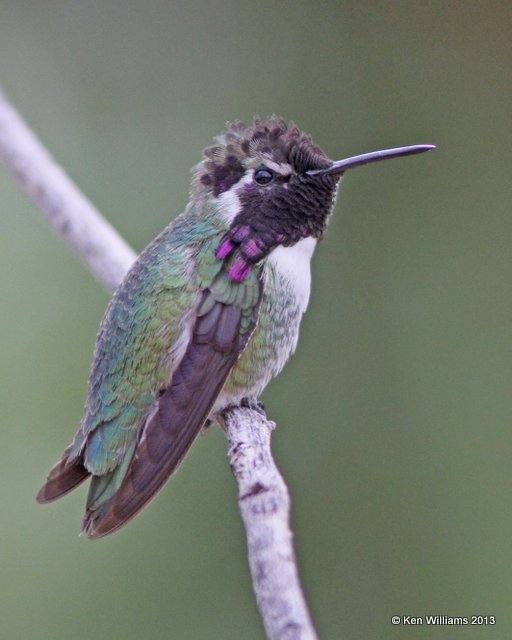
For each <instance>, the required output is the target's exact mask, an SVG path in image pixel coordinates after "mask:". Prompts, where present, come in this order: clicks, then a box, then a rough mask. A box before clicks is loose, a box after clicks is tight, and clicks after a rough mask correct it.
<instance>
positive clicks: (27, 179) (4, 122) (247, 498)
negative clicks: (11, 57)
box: [0, 90, 317, 640]
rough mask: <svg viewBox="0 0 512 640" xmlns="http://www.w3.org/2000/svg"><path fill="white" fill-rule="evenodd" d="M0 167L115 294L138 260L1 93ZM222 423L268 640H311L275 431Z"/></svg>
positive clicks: (239, 420)
mask: <svg viewBox="0 0 512 640" xmlns="http://www.w3.org/2000/svg"><path fill="white" fill-rule="evenodd" d="M0 161H1V162H3V163H4V164H5V166H6V167H7V168H8V169H9V170H10V171H11V172H12V173H13V175H14V177H15V178H16V179H17V180H18V182H19V183H20V184H21V186H22V187H23V189H24V190H25V191H26V193H27V194H28V195H29V197H30V198H31V199H32V200H33V201H34V202H35V203H36V205H37V206H38V208H39V209H40V211H41V212H42V213H43V214H44V215H45V216H46V217H47V218H48V220H49V221H50V223H51V224H52V225H53V227H54V228H55V229H56V230H57V232H58V233H59V234H60V235H61V236H62V237H63V239H64V240H65V241H66V242H67V243H68V244H69V245H70V246H71V247H72V249H74V250H75V251H76V253H78V254H79V256H80V257H81V258H82V260H83V261H84V262H85V263H86V265H87V266H88V267H89V269H90V270H91V271H92V272H93V274H94V275H95V276H96V278H97V279H98V280H99V281H100V282H102V283H103V284H104V285H105V286H106V287H107V289H109V290H110V291H113V290H114V289H115V288H116V287H117V285H118V284H119V283H120V282H121V280H122V279H123V277H124V276H125V275H126V273H127V271H128V269H129V268H130V266H131V264H132V263H133V262H134V260H135V259H136V255H135V253H134V252H133V251H132V249H131V248H130V247H129V246H128V245H127V244H126V243H125V242H124V240H123V239H122V238H121V237H120V236H119V234H118V233H117V232H116V231H115V230H114V229H113V227H111V225H110V224H109V223H108V222H107V221H106V220H105V219H104V218H103V217H102V216H101V214H100V213H99V212H98V211H97V210H96V209H95V208H94V207H93V206H92V204H91V203H90V202H89V201H88V200H87V199H86V198H85V196H84V195H83V194H82V193H81V192H80V191H79V190H78V189H77V187H76V186H75V185H74V184H73V182H72V181H71V180H70V178H69V177H68V176H67V175H66V174H65V173H64V171H63V170H62V169H61V168H60V167H59V166H57V165H56V164H55V162H54V161H53V159H52V158H51V156H50V154H49V153H48V152H47V151H46V150H45V149H44V147H43V146H42V145H41V143H40V142H39V140H38V139H37V138H36V137H35V135H34V134H33V133H32V131H31V130H30V129H29V128H28V127H27V125H26V124H25V122H24V121H23V120H22V118H21V117H20V116H19V114H18V113H17V112H16V110H15V109H14V107H13V106H12V105H11V104H10V103H9V102H8V101H7V99H6V97H5V96H4V95H3V94H2V92H1V90H0ZM224 420H225V429H226V433H227V438H228V442H229V453H228V457H229V461H230V465H231V468H232V469H233V473H234V475H235V478H236V480H237V483H238V490H239V506H240V511H241V514H242V519H243V521H244V525H245V528H246V534H247V542H248V552H249V565H250V568H251V574H252V579H253V585H254V591H255V594H256V599H257V602H258V606H259V609H260V613H261V615H262V618H263V622H264V626H265V629H266V632H267V634H268V638H269V639H270V640H278V639H279V640H314V639H315V638H316V637H317V636H316V634H315V631H314V629H313V627H312V624H311V619H310V616H309V613H308V610H307V606H306V603H305V601H304V597H303V595H302V591H301V587H300V582H299V576H298V571H297V567H296V561H295V554H294V551H293V541H292V532H291V530H290V527H289V521H290V498H289V495H288V490H287V488H286V485H285V483H284V481H283V478H282V477H281V475H280V474H279V471H278V470H277V467H276V466H275V463H274V460H273V459H272V454H271V449H270V434H271V431H272V429H273V428H274V426H275V425H274V423H272V422H269V421H268V420H266V419H265V418H264V417H263V416H262V415H261V413H259V412H258V411H255V410H254V409H250V408H247V407H235V408H231V409H229V410H227V411H226V412H225V414H224Z"/></svg>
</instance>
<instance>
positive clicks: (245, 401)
mask: <svg viewBox="0 0 512 640" xmlns="http://www.w3.org/2000/svg"><path fill="white" fill-rule="evenodd" d="M240 406H241V407H244V408H247V409H253V410H254V411H257V412H258V413H259V414H260V415H262V416H263V417H264V418H266V417H267V412H266V411H265V405H264V404H263V402H260V401H259V400H256V399H255V398H242V399H241V400H240Z"/></svg>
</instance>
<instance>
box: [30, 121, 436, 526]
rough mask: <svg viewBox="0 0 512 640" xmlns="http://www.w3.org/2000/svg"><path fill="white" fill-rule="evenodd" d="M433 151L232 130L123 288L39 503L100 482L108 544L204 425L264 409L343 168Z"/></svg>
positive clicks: (251, 127) (99, 515)
mask: <svg viewBox="0 0 512 640" xmlns="http://www.w3.org/2000/svg"><path fill="white" fill-rule="evenodd" d="M433 148H434V145H414V146H408V147H399V148H394V149H386V150H383V151H375V152H372V153H365V154H362V155H358V156H354V157H350V158H347V159H345V160H339V161H332V160H331V159H330V158H329V157H328V156H327V155H326V154H325V153H324V152H323V151H322V150H321V149H320V147H318V146H317V145H316V144H315V143H314V142H313V140H312V139H311V137H310V136H309V135H306V134H305V133H303V132H302V131H301V130H300V129H299V128H298V127H297V126H296V125H295V124H293V123H292V122H290V123H287V122H285V121H284V120H282V119H280V118H277V117H275V116H272V117H270V118H266V119H255V120H254V121H253V123H252V124H245V123H242V122H234V123H232V124H230V125H229V126H228V128H227V130H226V132H225V133H224V134H223V135H221V136H219V137H217V138H216V139H215V143H214V144H213V145H212V146H209V147H207V148H206V149H205V150H204V152H203V157H202V160H201V162H199V164H197V165H196V166H195V167H194V168H193V170H192V173H193V175H192V185H191V192H190V193H191V195H190V201H189V203H188V205H187V207H186V209H185V211H184V212H183V213H182V214H181V215H180V216H178V217H177V218H176V219H175V220H174V221H173V222H171V224H169V226H167V227H166V228H165V229H164V230H163V231H162V232H161V233H160V234H159V235H158V236H157V237H156V238H155V239H154V240H153V241H152V242H151V243H150V244H149V245H148V246H147V247H146V248H145V249H144V250H143V251H142V253H141V254H140V256H139V257H138V259H137V260H136V262H135V263H134V264H133V266H132V267H131V269H130V270H129V272H128V273H127V275H126V277H125V278H124V280H123V282H122V283H121V284H120V285H119V287H118V289H117V290H116V292H115V293H114V295H113V297H112V299H111V301H110V303H109V305H108V307H107V310H106V313H105V316H104V318H103V320H102V322H101V325H100V328H99V333H98V336H97V339H96V346H95V351H94V359H93V363H92V367H91V373H90V377H89V385H88V393H87V399H86V403H85V409H84V413H83V417H82V421H81V423H80V427H79V429H78V432H77V434H76V436H75V438H74V440H73V442H72V443H71V444H70V445H69V446H68V447H67V448H66V450H65V451H64V454H63V456H62V458H61V460H60V461H59V462H58V463H57V464H56V465H55V466H54V467H53V468H52V469H51V471H50V473H49V475H48V478H47V481H46V483H45V484H44V485H43V487H42V488H41V490H40V491H39V493H38V495H37V500H38V502H41V503H46V502H51V501H53V500H56V499H57V498H60V497H61V496H63V495H65V494H67V493H68V492H69V491H71V490H72V489H74V488H75V487H77V486H78V485H79V484H80V483H82V482H83V481H84V480H85V479H87V478H88V477H89V476H90V477H91V482H90V486H89V492H88V496H87V503H86V511H85V517H84V520H83V524H82V532H83V533H85V534H86V535H87V536H88V537H90V538H100V537H102V536H105V535H107V534H111V533H114V532H115V531H117V530H118V529H120V528H121V527H122V526H124V525H125V524H126V523H127V522H129V521H130V520H131V519H132V518H133V517H134V516H136V515H137V514H138V513H139V512H140V511H141V510H142V509H143V508H144V507H145V506H146V505H147V504H148V503H149V502H150V501H151V500H152V499H153V498H154V497H155V495H156V494H157V493H158V492H159V491H160V489H161V488H162V487H163V486H164V484H165V483H166V482H167V480H168V479H169V477H170V476H171V474H172V473H173V472H174V471H175V470H176V469H177V467H178V465H179V464H180V462H181V460H182V459H183V457H184V456H185V454H186V453H187V451H188V450H189V448H190V446H191V445H192V443H193V441H194V440H195V438H196V437H197V435H198V434H199V433H200V432H201V430H202V429H203V428H204V427H205V426H206V425H210V424H215V423H217V424H221V423H222V412H223V411H224V410H225V409H226V408H227V407H229V406H231V405H235V404H239V403H240V402H242V401H244V402H249V403H250V404H252V405H255V404H256V403H257V402H258V398H259V397H260V394H261V393H262V391H263V389H264V388H265V387H266V385H267V384H268V383H269V381H270V380H271V379H272V378H273V377H274V376H276V375H277V374H278V373H279V372H280V371H281V370H282V368H283V366H284V365H285V363H286V361H287V360H288V358H289V357H290V355H291V354H292V353H293V352H294V351H295V348H296V346H297V341H298V336H299V325H300V322H301V318H302V316H303V314H304V312H305V310H306V307H307V306H308V300H309V295H310V284H311V275H310V260H311V256H312V254H313V251H314V249H315V247H316V245H317V243H318V242H319V241H320V240H321V239H322V236H323V234H324V231H325V228H326V225H327V222H328V220H329V217H330V215H331V212H332V210H333V207H334V204H335V201H336V196H337V192H338V187H339V184H340V181H341V178H342V176H343V175H344V173H345V172H346V171H347V170H348V169H352V168H354V167H358V166H360V165H364V164H367V163H370V162H375V161H378V160H384V159H388V158H394V157H398V156H405V155H410V154H416V153H421V152H424V151H428V150H430V149H433Z"/></svg>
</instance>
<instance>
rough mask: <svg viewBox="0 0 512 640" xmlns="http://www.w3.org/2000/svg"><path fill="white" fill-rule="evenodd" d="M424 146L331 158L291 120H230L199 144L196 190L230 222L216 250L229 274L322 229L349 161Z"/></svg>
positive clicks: (239, 273)
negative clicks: (208, 144) (201, 150)
mask: <svg viewBox="0 0 512 640" xmlns="http://www.w3.org/2000/svg"><path fill="white" fill-rule="evenodd" d="M427 148H432V146H430V145H429V146H427V145H422V146H417V147H403V148H400V149H390V150H387V151H378V152H374V153H370V154H364V155H363V156H356V157H355V158H348V159H347V160H341V161H338V162H333V161H332V160H331V159H330V158H329V157H328V156H327V155H326V154H325V153H324V152H323V151H322V149H320V147H318V146H317V145H316V144H315V143H314V142H313V140H312V139H311V137H310V136H308V135H307V134H305V133H303V132H302V131H300V129H298V127H296V126H295V125H294V124H293V123H291V122H290V123H288V124H287V123H286V122H285V121H284V120H282V119H280V118H277V117H275V116H274V117H271V118H268V119H256V120H255V121H254V123H253V124H252V125H247V124H244V123H242V122H235V123H233V124H231V125H230V126H229V128H228V130H227V131H226V133H225V134H224V135H222V136H219V137H218V138H217V144H215V145H213V146H211V147H208V148H207V149H205V150H204V159H203V161H202V162H201V163H200V164H199V165H198V166H197V167H196V171H195V176H194V181H193V191H194V192H197V191H201V192H206V193H207V195H208V197H209V198H211V199H212V200H213V202H214V205H215V206H216V208H217V212H218V215H219V216H220V217H221V219H223V221H224V222H225V223H226V225H227V226H228V227H229V230H228V231H227V233H226V234H225V235H224V237H223V238H222V240H221V242H220V244H219V247H218V249H217V253H216V255H217V258H219V259H220V260H226V259H228V258H229V259H230V268H229V273H230V275H231V277H232V278H233V279H234V280H238V281H242V280H244V279H245V278H246V277H247V276H248V274H249V272H250V270H251V268H252V267H253V266H254V265H255V264H256V263H258V262H259V261H260V260H262V259H263V258H265V257H266V256H267V255H268V254H269V253H270V252H271V251H272V250H273V249H275V248H276V247H278V246H291V245H293V244H296V243H297V242H299V241H300V240H302V239H304V238H309V237H312V238H315V239H320V238H321V237H322V234H323V232H324V230H325V227H326V225H327V221H328V218H329V215H330V213H331V211H332V208H333V206H334V202H335V199H336V193H337V189H338V184H339V182H340V179H341V177H342V176H343V174H344V172H345V171H346V170H347V169H349V168H351V167H353V166H359V165H361V164H366V163H368V162H373V161H375V160H381V159H384V158H387V157H395V156H397V155H405V154H408V153H419V152H420V151H426V150H427Z"/></svg>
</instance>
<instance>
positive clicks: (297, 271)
mask: <svg viewBox="0 0 512 640" xmlns="http://www.w3.org/2000/svg"><path fill="white" fill-rule="evenodd" d="M315 245H316V240H315V239H314V238H305V239H303V240H300V241H299V242H298V243H296V244H295V245H293V246H291V247H283V246H279V247H277V248H276V249H274V250H273V251H272V252H271V253H270V254H269V256H268V258H267V259H266V262H265V266H264V271H263V277H264V285H263V298H262V301H261V306H260V312H259V318H258V324H257V326H256V329H255V330H254V333H253V334H252V336H251V339H250V340H249V343H248V344H247V347H246V348H245V350H244V352H243V353H242V355H241V356H240V358H239V360H238V361H237V363H236V364H235V366H234V367H233V370H232V371H231V374H230V376H229V378H228V380H227V381H226V384H225V386H224V388H223V390H222V392H221V394H220V396H219V398H218V400H217V402H216V403H215V406H214V408H213V411H212V414H215V413H217V412H219V411H222V409H224V408H225V407H226V406H228V405H229V404H233V403H237V402H239V401H240V400H241V399H242V398H249V399H257V398H258V397H259V396H260V394H261V393H262V391H263V389H264V388H265V387H266V386H267V384H268V383H269V382H270V380H271V379H272V378H273V377H274V376H276V375H277V374H278V373H279V372H280V371H281V370H282V368H283V367H284V365H285V364H286V362H287V360H288V358H289V357H290V356H291V355H292V353H293V352H294V351H295V348H296V346H297V341H298V338H299V327H300V322H301V319H302V315H303V314H304V312H305V310H306V308H307V305H308V302H309V294H310V288H311V269H310V261H311V256H312V254H313V251H314V248H315Z"/></svg>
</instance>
